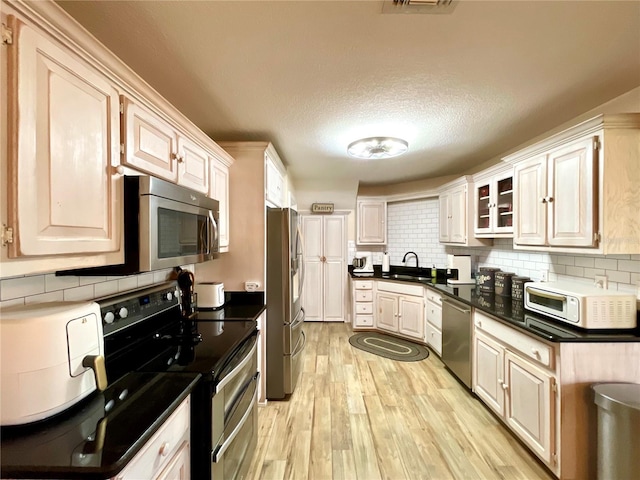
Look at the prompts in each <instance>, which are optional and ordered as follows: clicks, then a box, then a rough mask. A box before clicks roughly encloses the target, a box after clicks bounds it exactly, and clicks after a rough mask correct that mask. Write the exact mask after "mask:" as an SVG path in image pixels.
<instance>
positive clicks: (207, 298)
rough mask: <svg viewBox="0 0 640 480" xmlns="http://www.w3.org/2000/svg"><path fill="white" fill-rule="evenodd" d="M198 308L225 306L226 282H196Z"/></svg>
mask: <svg viewBox="0 0 640 480" xmlns="http://www.w3.org/2000/svg"><path fill="white" fill-rule="evenodd" d="M195 293H196V298H197V299H198V309H203V308H204V309H218V308H222V306H224V283H222V282H212V283H196V286H195Z"/></svg>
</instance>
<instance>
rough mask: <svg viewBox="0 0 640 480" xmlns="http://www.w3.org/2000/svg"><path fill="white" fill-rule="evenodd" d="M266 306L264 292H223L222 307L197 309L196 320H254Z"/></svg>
mask: <svg viewBox="0 0 640 480" xmlns="http://www.w3.org/2000/svg"><path fill="white" fill-rule="evenodd" d="M266 308H267V306H266V305H265V303H264V292H234V291H232V292H225V293H224V305H223V306H222V307H219V308H216V309H213V308H203V309H198V321H199V322H202V321H208V320H211V321H220V320H225V321H231V322H233V321H254V320H257V319H258V317H259V316H260V315H261V314H262V312H264V310H265V309H266Z"/></svg>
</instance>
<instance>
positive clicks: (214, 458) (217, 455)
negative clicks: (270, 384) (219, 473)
mask: <svg viewBox="0 0 640 480" xmlns="http://www.w3.org/2000/svg"><path fill="white" fill-rule="evenodd" d="M258 377H260V372H258V373H256V374H255V375H254V376H253V378H252V380H251V383H253V385H254V389H253V395H252V399H251V406H250V407H249V408H248V409H247V411H246V412H244V415H242V419H241V420H240V421H239V422H238V424H237V425H236V427H235V428H234V429H233V431H232V432H231V433H230V434H229V436H228V437H227V438H226V439H225V441H224V443H222V445H218V446H217V447H216V449H215V450H214V451H213V452H211V462H213V463H218V462H219V461H220V459H221V458H222V457H223V455H224V452H225V451H226V450H227V448H229V445H231V444H232V443H233V441H234V440H235V438H236V436H237V435H238V432H239V431H240V430H241V429H242V427H244V424H245V423H247V419H248V418H249V415H251V413H252V411H253V407H254V406H255V405H256V403H257V402H258ZM248 391H249V386H247V389H246V390H245V391H244V394H243V397H244V395H246V394H247V392H248ZM241 400H242V398H239V399H238V400H237V401H238V402H240V401H241Z"/></svg>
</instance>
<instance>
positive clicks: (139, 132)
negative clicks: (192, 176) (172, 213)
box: [120, 95, 178, 183]
mask: <svg viewBox="0 0 640 480" xmlns="http://www.w3.org/2000/svg"><path fill="white" fill-rule="evenodd" d="M120 109H121V116H122V122H121V124H120V127H121V129H122V146H121V148H122V163H123V165H127V166H130V167H132V168H135V169H137V170H140V171H143V172H146V173H148V174H150V175H153V176H154V177H158V178H163V179H165V180H168V181H170V182H174V183H175V182H177V181H178V162H177V161H176V160H177V158H176V157H177V152H178V134H177V133H176V131H175V129H174V128H173V127H172V126H171V125H169V124H168V123H167V122H166V121H164V120H162V119H161V118H160V117H159V116H158V115H156V114H154V113H153V112H151V111H150V110H148V109H147V108H145V107H143V106H141V105H138V104H137V103H136V102H135V101H134V100H132V99H130V98H127V97H125V96H124V95H123V96H122V97H121V98H120Z"/></svg>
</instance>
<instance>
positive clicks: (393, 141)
mask: <svg viewBox="0 0 640 480" xmlns="http://www.w3.org/2000/svg"><path fill="white" fill-rule="evenodd" d="M408 148H409V144H408V143H407V142H405V141H404V140H402V139H400V138H393V137H370V138H363V139H362V140H356V141H355V142H353V143H351V144H349V147H347V152H348V153H349V155H351V156H352V157H357V158H390V157H397V156H398V155H402V154H403V153H404V152H406V151H407V149H408Z"/></svg>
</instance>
